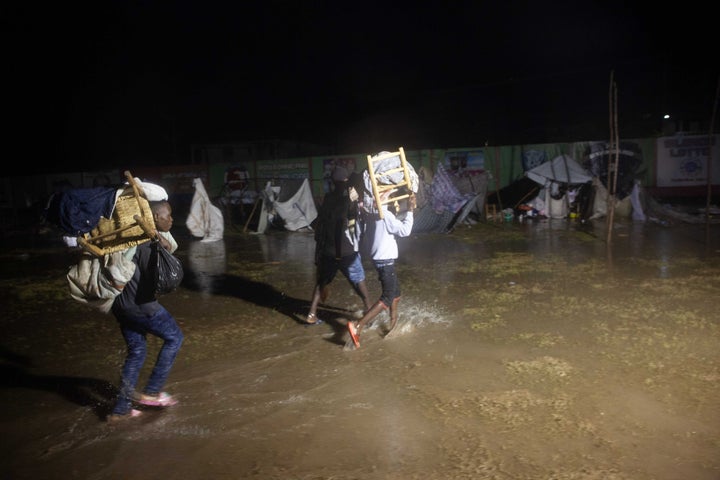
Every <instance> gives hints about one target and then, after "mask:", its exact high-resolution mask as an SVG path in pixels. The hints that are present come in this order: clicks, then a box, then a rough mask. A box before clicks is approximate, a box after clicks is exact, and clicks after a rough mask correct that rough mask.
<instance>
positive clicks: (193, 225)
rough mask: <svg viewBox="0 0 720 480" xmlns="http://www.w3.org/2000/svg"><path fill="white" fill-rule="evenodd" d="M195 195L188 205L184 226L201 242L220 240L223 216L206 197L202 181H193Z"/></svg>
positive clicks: (222, 230) (198, 179)
mask: <svg viewBox="0 0 720 480" xmlns="http://www.w3.org/2000/svg"><path fill="white" fill-rule="evenodd" d="M193 186H194V187H195V194H194V195H193V199H192V203H191V204H190V213H188V217H187V220H185V225H186V226H187V227H188V229H189V230H190V233H192V234H193V235H194V236H196V237H201V238H202V241H203V242H214V241H216V240H222V238H223V232H224V231H225V223H224V220H223V214H222V212H221V211H220V209H219V208H218V207H216V206H215V205H213V204H212V202H211V201H210V198H209V197H208V194H207V191H206V190H205V186H204V185H203V183H202V179H200V178H196V179H194V180H193Z"/></svg>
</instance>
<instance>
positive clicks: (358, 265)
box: [317, 252, 365, 287]
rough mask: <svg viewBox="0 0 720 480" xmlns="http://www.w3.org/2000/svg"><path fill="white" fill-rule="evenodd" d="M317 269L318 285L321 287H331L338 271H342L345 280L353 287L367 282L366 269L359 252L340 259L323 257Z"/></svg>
mask: <svg viewBox="0 0 720 480" xmlns="http://www.w3.org/2000/svg"><path fill="white" fill-rule="evenodd" d="M317 267H318V268H317V283H318V285H320V286H321V287H324V286H325V285H329V284H330V282H332V281H333V279H334V278H335V275H336V274H337V272H338V270H340V272H341V273H342V274H343V275H344V276H345V278H347V279H348V280H349V281H350V283H352V284H353V285H357V284H358V283H360V282H362V281H363V280H365V269H364V268H363V265H362V259H361V258H360V254H359V253H357V252H355V253H353V254H351V255H346V256H344V257H342V258H340V259H337V258H335V257H331V256H328V255H322V256H321V257H320V261H319V263H318V266H317Z"/></svg>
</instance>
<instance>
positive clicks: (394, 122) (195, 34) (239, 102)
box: [2, 0, 718, 174]
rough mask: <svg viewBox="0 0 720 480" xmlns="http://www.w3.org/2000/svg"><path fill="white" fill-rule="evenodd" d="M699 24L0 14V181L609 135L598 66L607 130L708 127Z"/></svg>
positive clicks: (345, 6) (288, 10)
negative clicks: (198, 146)
mask: <svg viewBox="0 0 720 480" xmlns="http://www.w3.org/2000/svg"><path fill="white" fill-rule="evenodd" d="M499 3H502V5H496V4H499ZM713 18H715V14H714V13H713V12H712V9H711V8H710V6H709V5H708V6H702V5H700V4H694V3H689V2H680V3H677V4H669V5H665V6H662V5H660V4H653V5H647V4H640V3H633V2H623V3H622V4H621V3H619V2H607V1H603V2H593V1H576V2H564V1H563V2H527V3H526V2H480V1H474V2H473V1H450V0H448V1H444V2H423V1H417V2H391V1H387V2H384V3H380V2H378V3H374V2H344V1H327V2H325V1H298V2H282V1H272V0H271V1H261V2H254V1H249V2H245V1H238V2H182V1H176V2H155V1H97V2H92V3H89V2H88V3H85V2H79V3H77V2H52V3H50V2H45V3H43V2H41V3H32V2H26V3H23V4H17V5H6V6H4V7H2V23H3V50H4V53H5V55H4V56H3V57H4V60H5V62H4V63H5V67H6V68H5V69H4V70H5V79H6V82H5V85H6V86H5V93H6V95H5V96H6V101H5V109H4V110H5V114H6V115H5V120H6V121H5V124H6V128H5V132H6V134H7V138H6V145H9V146H10V148H9V149H6V152H7V154H8V155H7V156H6V160H7V161H8V162H7V164H8V165H9V166H8V167H7V168H6V173H28V174H29V173H37V172H38V171H43V170H46V171H73V170H77V169H99V168H106V167H107V168H115V167H118V168H125V167H128V166H132V165H136V164H142V165H169V164H182V163H187V162H190V161H191V147H190V146H191V145H192V144H194V143H220V142H245V141H258V140H269V139H282V140H290V141H297V142H303V143H305V142H307V143H312V144H318V145H324V146H329V147H330V148H331V149H332V151H334V152H336V153H364V152H372V151H378V150H381V149H388V148H396V147H397V145H403V146H404V147H405V148H406V149H420V148H449V147H466V146H480V145H484V144H485V143H488V144H490V145H508V144H528V143H544V142H558V141H582V140H597V139H604V138H608V137H609V126H608V124H609V118H608V110H609V106H608V101H609V99H608V92H609V85H610V74H611V72H614V78H615V81H616V84H617V89H618V112H619V133H620V135H621V137H624V138H632V137H647V136H652V135H657V134H659V133H660V132H662V131H663V129H664V128H665V129H667V128H670V127H672V128H674V129H676V130H683V131H692V130H697V131H698V132H700V133H707V132H708V128H709V125H710V119H711V117H712V111H713V102H714V98H715V92H716V88H717V81H718V61H717V45H718V42H717V33H716V32H715V31H714V28H711V26H712V25H714V24H715V23H716V22H714V21H713ZM666 111H667V112H668V113H670V114H671V115H673V117H672V120H671V122H672V125H670V127H669V126H668V125H667V122H666V125H663V120H662V119H661V114H662V113H665V112H666ZM310 153H311V152H310Z"/></svg>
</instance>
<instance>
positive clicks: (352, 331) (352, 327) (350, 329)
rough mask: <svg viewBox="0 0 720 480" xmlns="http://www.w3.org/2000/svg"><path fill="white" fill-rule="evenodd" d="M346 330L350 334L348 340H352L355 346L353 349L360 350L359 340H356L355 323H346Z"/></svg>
mask: <svg viewBox="0 0 720 480" xmlns="http://www.w3.org/2000/svg"><path fill="white" fill-rule="evenodd" d="M347 329H348V332H350V338H352V341H353V343H354V344H355V348H360V339H359V338H358V333H357V327H356V326H355V322H348V323H347Z"/></svg>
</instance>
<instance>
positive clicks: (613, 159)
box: [607, 70, 620, 246]
mask: <svg viewBox="0 0 720 480" xmlns="http://www.w3.org/2000/svg"><path fill="white" fill-rule="evenodd" d="M614 76H615V72H614V71H612V70H611V71H610V92H609V105H610V148H609V152H610V154H609V155H608V189H607V192H608V194H607V206H608V209H609V210H608V217H607V244H608V246H610V245H611V244H612V228H613V222H614V218H615V195H616V191H617V177H618V165H619V163H620V136H619V135H618V125H617V123H618V120H617V85H616V83H615V78H614ZM611 177H612V179H611Z"/></svg>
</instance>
